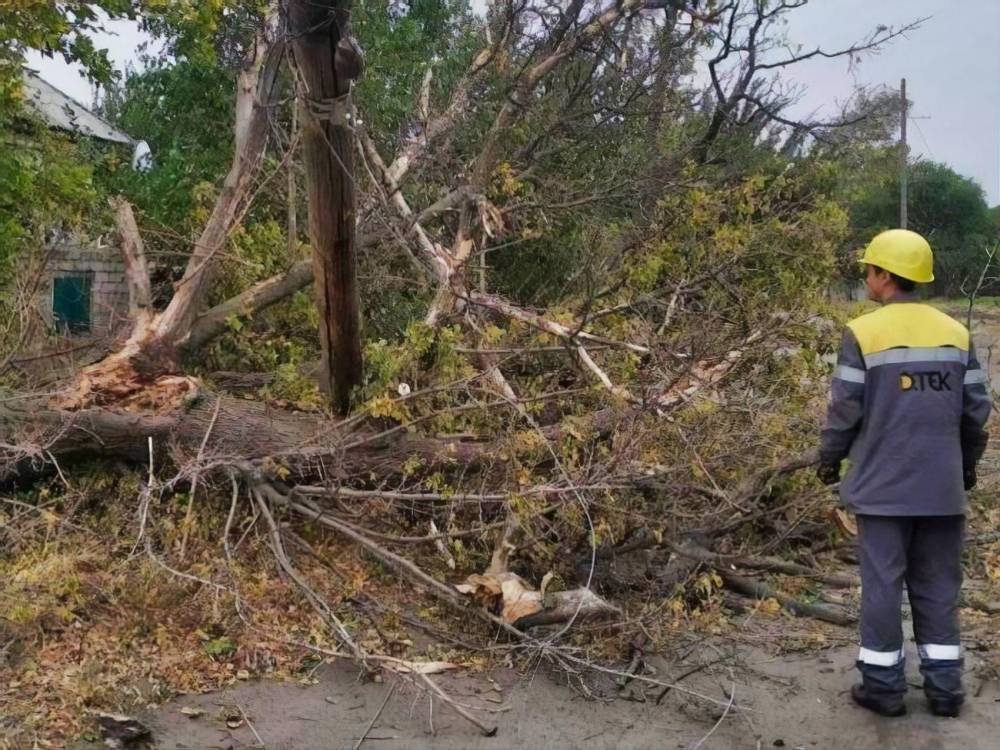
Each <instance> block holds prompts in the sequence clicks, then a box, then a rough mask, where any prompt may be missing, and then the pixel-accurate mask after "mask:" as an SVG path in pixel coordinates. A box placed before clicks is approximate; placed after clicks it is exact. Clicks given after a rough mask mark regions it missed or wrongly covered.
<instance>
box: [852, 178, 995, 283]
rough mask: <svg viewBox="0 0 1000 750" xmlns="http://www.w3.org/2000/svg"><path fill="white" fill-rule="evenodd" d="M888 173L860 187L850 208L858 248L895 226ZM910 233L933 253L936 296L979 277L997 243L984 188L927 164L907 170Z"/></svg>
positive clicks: (895, 190)
mask: <svg viewBox="0 0 1000 750" xmlns="http://www.w3.org/2000/svg"><path fill="white" fill-rule="evenodd" d="M889 160H890V161H891V159H889ZM886 172H887V173H886V174H885V175H884V176H883V177H881V178H877V177H876V178H875V179H873V180H872V181H871V182H870V183H869V184H867V185H865V186H864V187H862V188H861V189H860V190H859V191H858V193H857V195H856V197H854V199H853V201H852V203H851V206H850V214H851V226H852V230H853V238H854V240H855V242H857V246H860V245H861V244H863V243H864V242H866V241H867V240H868V239H870V238H871V237H873V236H874V235H875V234H877V233H878V232H880V231H882V230H885V229H891V228H893V227H896V226H898V225H899V175H898V171H897V170H894V169H892V168H891V166H888V165H887V169H886ZM909 228H910V229H912V230H913V231H915V232H919V233H921V234H922V235H924V236H925V237H926V238H927V240H928V241H929V242H930V243H931V247H933V248H934V253H935V261H936V263H935V277H936V281H935V282H934V292H935V293H936V294H944V295H955V294H958V293H960V291H961V288H962V285H963V283H964V282H966V281H967V280H968V279H970V278H973V277H975V276H977V275H978V274H979V271H980V269H981V266H982V263H983V251H984V248H985V247H986V246H987V245H988V244H989V243H992V242H995V241H996V239H997V228H996V224H995V222H994V220H993V217H992V215H991V213H990V209H989V207H988V206H987V204H986V199H985V195H984V193H983V189H982V188H981V187H980V186H979V185H978V184H977V183H976V182H975V181H974V180H971V179H969V178H967V177H963V176H962V175H960V174H958V173H957V172H955V170H953V169H951V168H950V167H948V166H946V165H944V164H939V163H936V162H930V161H922V162H918V163H916V164H913V165H911V166H910V172H909ZM857 246H856V247H855V249H856V248H857ZM987 291H992V290H987Z"/></svg>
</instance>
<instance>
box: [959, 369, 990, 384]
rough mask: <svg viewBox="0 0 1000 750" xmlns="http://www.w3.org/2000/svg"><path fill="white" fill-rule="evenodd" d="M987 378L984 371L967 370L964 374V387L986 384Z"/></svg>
mask: <svg viewBox="0 0 1000 750" xmlns="http://www.w3.org/2000/svg"><path fill="white" fill-rule="evenodd" d="M988 382H989V378H987V377H986V372H985V371H984V370H979V369H976V370H967V371H966V373H965V381H964V383H965V385H975V384H977V383H988Z"/></svg>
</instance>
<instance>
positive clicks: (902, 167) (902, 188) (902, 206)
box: [899, 78, 909, 229]
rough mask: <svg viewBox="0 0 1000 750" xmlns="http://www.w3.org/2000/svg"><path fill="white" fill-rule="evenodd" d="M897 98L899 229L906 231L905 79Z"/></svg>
mask: <svg viewBox="0 0 1000 750" xmlns="http://www.w3.org/2000/svg"><path fill="white" fill-rule="evenodd" d="M899 96H900V99H901V100H902V101H901V116H900V119H899V134H900V143H899V228H900V229H906V200H907V184H906V162H907V157H908V156H909V154H908V149H907V147H906V117H907V113H906V109H907V106H906V79H905V78H904V79H902V80H901V81H900V83H899Z"/></svg>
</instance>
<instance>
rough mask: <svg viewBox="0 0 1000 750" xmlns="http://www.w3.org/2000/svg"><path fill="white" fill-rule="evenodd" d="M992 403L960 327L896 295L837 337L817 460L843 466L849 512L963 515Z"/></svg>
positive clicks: (844, 495) (843, 494) (983, 375)
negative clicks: (966, 477)
mask: <svg viewBox="0 0 1000 750" xmlns="http://www.w3.org/2000/svg"><path fill="white" fill-rule="evenodd" d="M990 404H991V401H990V396H989V392H988V383H987V378H986V373H985V372H984V371H983V370H982V368H981V367H980V365H979V361H978V360H977V359H976V353H975V348H974V346H973V344H972V340H971V337H970V336H969V332H968V330H966V328H965V326H963V325H962V324H961V323H959V322H957V321H955V320H953V319H952V318H950V317H948V316H947V315H945V314H944V313H942V312H940V311H938V310H935V309H934V308H933V307H930V306H929V305H924V304H920V303H919V302H916V301H915V298H914V296H913V295H902V296H900V297H897V298H896V299H894V300H893V301H892V302H891V303H890V304H886V305H884V306H883V307H881V308H880V309H878V310H876V311H875V312H872V313H868V314H867V315H862V316H861V317H860V318H856V319H855V320H852V321H851V322H850V323H849V324H848V326H847V330H845V331H844V335H843V340H842V341H841V346H840V355H839V358H838V361H837V367H836V370H835V371H834V374H833V380H832V383H831V386H830V407H829V411H828V413H827V420H826V426H825V427H824V429H823V433H822V441H821V447H820V457H821V460H822V461H823V462H824V463H839V462H840V461H841V460H842V459H844V458H849V459H850V468H849V470H848V472H847V475H846V476H845V477H844V480H843V481H842V482H841V485H840V496H841V499H842V500H843V502H844V504H845V505H846V506H847V507H848V508H850V509H851V510H853V511H854V512H855V513H866V514H870V515H877V516H937V515H953V514H960V513H965V490H964V488H963V482H962V474H963V468H964V467H968V466H975V464H976V462H977V461H978V460H979V458H980V457H981V456H982V454H983V450H984V449H985V448H986V441H987V438H988V435H987V433H986V432H985V430H984V427H985V425H986V419H987V418H988V417H989V413H990Z"/></svg>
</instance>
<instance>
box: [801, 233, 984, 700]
mask: <svg viewBox="0 0 1000 750" xmlns="http://www.w3.org/2000/svg"><path fill="white" fill-rule="evenodd" d="M861 262H862V263H863V264H864V265H865V271H866V282H867V286H868V292H869V297H870V298H871V299H872V300H874V301H876V302H879V303H881V305H882V306H881V307H880V308H879V309H878V310H876V311H875V312H871V313H868V314H867V315H862V316H861V317H859V318H856V319H855V320H852V321H851V322H850V323H848V325H847V329H846V330H845V331H844V334H843V340H842V342H841V346H840V354H839V357H838V361H837V367H836V370H835V371H834V374H833V380H832V383H831V389H830V390H831V393H830V406H829V412H828V415H827V420H826V425H825V427H824V429H823V433H822V440H821V448H820V466H819V469H818V472H817V473H818V475H819V478H820V480H821V481H823V482H824V483H825V484H835V483H837V482H838V481H840V475H841V463H842V461H843V460H844V459H845V458H847V459H849V466H850V468H849V470H848V472H847V474H846V476H845V477H844V479H843V481H842V482H841V483H840V496H841V499H842V501H843V503H844V504H845V505H846V506H847V507H848V508H849V509H850V510H852V511H853V512H854V513H855V514H856V517H857V524H858V544H859V561H860V566H861V628H860V629H861V651H860V653H859V655H858V662H857V665H858V669H859V670H860V672H861V683H860V684H858V685H855V686H854V688H853V690H852V691H851V695H852V697H853V698H854V700H855V702H856V703H858V704H859V705H861V706H864V707H865V708H868V709H871V710H873V711H875V712H877V713H879V714H882V715H884V716H901V715H902V714H904V713H906V706H905V704H904V703H903V697H904V695H905V693H906V678H905V676H904V671H903V670H904V652H903V628H902V615H901V612H900V606H901V603H902V593H903V584H904V583H905V584H906V590H907V593H908V595H909V600H910V608H911V611H912V614H913V632H914V636H915V640H916V645H917V652H918V654H919V656H920V671H921V673H922V674H923V677H924V693H925V695H926V697H927V700H928V703H929V706H930V709H931V711H932V712H933V713H934V714H935V715H938V716H958V714H959V711H960V709H961V706H962V701H963V699H964V692H963V689H962V655H961V646H960V641H959V624H958V599H959V589H960V588H961V584H962V560H961V557H962V539H963V533H964V528H965V502H966V498H965V492H966V491H968V490H971V489H972V488H973V487H975V485H976V464H977V462H978V461H979V459H980V457H981V456H982V454H983V451H984V449H985V448H986V441H987V438H988V435H987V433H986V432H985V430H984V427H985V425H986V419H987V417H988V416H989V412H990V398H989V395H988V393H987V378H986V374H985V372H984V371H983V369H982V368H981V367H980V364H979V362H978V360H977V359H976V353H975V349H974V347H973V345H972V340H971V338H970V336H969V332H968V330H967V329H966V328H965V326H963V325H962V324H961V323H959V322H957V321H955V320H953V319H952V318H950V317H948V316H947V315H945V314H944V313H942V312H939V311H938V310H935V309H934V308H933V307H930V306H929V305H925V304H921V303H920V302H918V300H917V298H916V295H915V293H914V289H915V286H916V284H923V283H927V282H930V281H933V280H934V270H933V265H934V260H933V254H932V252H931V247H930V245H929V244H928V243H927V241H926V240H925V239H924V238H923V237H921V236H920V235H919V234H916V233H915V232H910V231H907V230H904V229H893V230H890V231H887V232H883V233H882V234H879V235H878V236H877V237H875V239H873V240H872V241H871V243H870V244H869V245H868V247H867V248H866V250H865V254H864V257H863V258H862V261H861Z"/></svg>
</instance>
